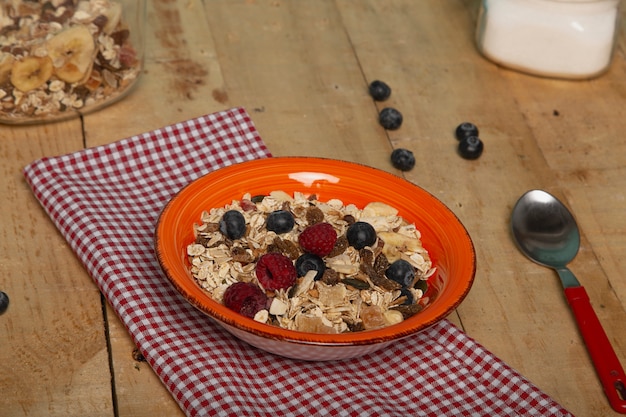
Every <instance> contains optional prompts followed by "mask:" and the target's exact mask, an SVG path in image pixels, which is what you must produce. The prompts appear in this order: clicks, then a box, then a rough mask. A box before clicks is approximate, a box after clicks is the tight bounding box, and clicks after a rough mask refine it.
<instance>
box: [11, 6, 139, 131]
mask: <svg viewBox="0 0 626 417" xmlns="http://www.w3.org/2000/svg"><path fill="white" fill-rule="evenodd" d="M0 6H1V8H0V123H5V124H29V123H42V122H51V121H58V120H62V119H67V118H71V117H76V116H78V115H81V114H86V113H89V112H92V111H95V110H98V109H101V108H102V107H104V106H107V105H109V104H111V103H113V102H115V101H117V100H119V99H121V98H123V97H125V96H126V95H127V94H128V93H129V92H130V91H131V89H132V87H133V86H134V85H135V84H136V82H137V80H138V79H139V76H140V74H141V72H142V66H143V41H144V21H145V0H0Z"/></svg>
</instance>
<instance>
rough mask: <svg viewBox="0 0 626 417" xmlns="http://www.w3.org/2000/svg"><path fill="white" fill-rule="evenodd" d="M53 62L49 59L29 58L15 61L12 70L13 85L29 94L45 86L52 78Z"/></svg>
mask: <svg viewBox="0 0 626 417" xmlns="http://www.w3.org/2000/svg"><path fill="white" fill-rule="evenodd" d="M52 72H53V68H52V61H51V60H50V58H48V57H36V56H28V57H26V58H24V59H22V60H21V61H15V63H14V64H13V69H12V70H11V84H13V86H15V88H17V89H18V90H20V91H23V92H28V91H31V90H34V89H35V88H38V87H40V86H42V85H43V84H45V82H46V81H48V80H49V79H50V77H52Z"/></svg>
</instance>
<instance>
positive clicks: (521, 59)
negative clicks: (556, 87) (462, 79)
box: [476, 0, 620, 79]
mask: <svg viewBox="0 0 626 417" xmlns="http://www.w3.org/2000/svg"><path fill="white" fill-rule="evenodd" d="M619 3H620V2H619V0H582V1H581V0H578V1H576V0H569V1H565V0H483V1H482V4H481V9H480V14H479V18H478V25H477V30H476V42H477V46H478V49H479V51H480V52H481V53H482V54H483V55H484V56H485V57H486V58H488V59H490V60H491V61H493V62H495V63H497V64H500V65H502V66H505V67H509V68H512V69H515V70H519V71H522V72H526V73H530V74H534V75H540V76H546V77H555V78H566V79H586V78H592V77H595V76H598V75H600V74H602V73H603V72H604V71H606V70H607V69H608V67H609V65H610V63H611V60H612V56H613V51H614V44H615V38H616V34H617V31H618V28H619V25H618V20H619V10H618V9H619Z"/></svg>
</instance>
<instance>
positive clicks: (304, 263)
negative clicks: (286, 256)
mask: <svg viewBox="0 0 626 417" xmlns="http://www.w3.org/2000/svg"><path fill="white" fill-rule="evenodd" d="M311 270H313V271H317V274H315V281H319V280H320V279H322V276H323V275H324V271H325V270H326V264H324V260H323V259H322V258H320V257H319V256H317V255H313V254H312V253H305V254H304V255H301V256H300V257H299V258H298V259H296V272H297V273H298V276H299V277H303V276H305V275H306V273H307V272H309V271H311Z"/></svg>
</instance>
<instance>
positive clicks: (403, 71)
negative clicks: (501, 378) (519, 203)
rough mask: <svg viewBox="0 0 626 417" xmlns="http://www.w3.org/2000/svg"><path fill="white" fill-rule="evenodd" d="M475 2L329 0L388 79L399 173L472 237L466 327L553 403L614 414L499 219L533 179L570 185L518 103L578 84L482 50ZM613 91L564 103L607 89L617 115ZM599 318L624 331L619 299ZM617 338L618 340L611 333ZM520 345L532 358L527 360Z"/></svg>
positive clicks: (546, 274)
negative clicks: (474, 133)
mask: <svg viewBox="0 0 626 417" xmlns="http://www.w3.org/2000/svg"><path fill="white" fill-rule="evenodd" d="M476 3H477V2H437V1H431V2H422V3H420V5H423V6H422V7H417V6H416V5H415V3H414V2H408V1H389V2H375V1H370V2H359V3H355V2H350V1H338V2H337V4H338V5H339V9H340V10H341V11H342V17H343V21H344V24H345V25H346V30H347V32H348V34H349V36H350V39H351V41H352V44H353V45H354V48H355V52H356V54H357V56H358V58H359V61H360V63H361V66H362V68H363V69H364V73H365V75H366V77H367V78H370V79H371V78H381V79H384V80H385V81H386V82H388V83H390V84H391V85H392V88H393V89H394V92H393V94H392V97H393V99H392V100H390V103H389V104H390V105H393V106H394V107H397V108H398V109H399V110H401V111H403V113H404V115H405V123H404V124H403V127H402V128H401V129H399V130H398V131H396V132H394V133H393V134H391V140H392V143H393V144H394V146H395V147H406V148H409V149H411V150H412V151H413V152H414V153H415V154H416V155H418V164H417V169H416V170H414V171H412V172H410V173H408V174H407V175H406V176H407V178H409V179H410V180H412V181H414V182H415V183H416V184H419V185H422V186H423V187H425V188H426V189H428V190H430V191H431V192H433V193H434V194H435V195H436V196H437V197H439V198H440V199H442V200H443V201H444V202H445V203H446V204H447V205H448V206H449V207H451V208H452V209H453V210H454V211H455V212H456V213H457V215H458V216H459V217H460V219H461V220H462V221H463V223H464V224H465V225H466V226H467V228H468V230H469V232H470V234H471V235H472V237H473V239H474V242H475V244H476V249H477V256H478V270H477V279H476V283H475V285H474V287H473V289H472V291H471V293H470V295H469V296H468V298H467V299H466V301H465V302H464V303H463V304H462V305H461V306H460V308H459V309H458V312H459V314H460V320H461V322H462V324H463V326H464V328H465V329H466V331H467V332H468V333H469V334H470V335H471V336H473V337H475V338H476V339H477V340H478V341H479V342H480V343H482V344H484V345H485V346H486V347H487V348H488V349H490V350H492V351H493V352H494V353H496V354H497V355H498V356H500V357H501V358H502V359H504V360H505V361H506V362H507V363H509V364H511V365H512V366H513V367H515V368H516V369H518V370H520V371H521V372H522V373H523V374H524V375H525V376H527V377H529V379H531V381H533V382H535V383H536V384H537V385H538V386H539V387H540V388H542V389H544V390H545V391H546V392H548V394H550V395H552V396H553V397H554V398H555V399H556V400H557V401H561V400H564V399H567V401H562V403H563V404H564V405H565V406H566V407H567V408H568V409H570V410H571V411H572V412H573V413H574V414H575V415H587V416H592V415H598V416H599V415H613V414H614V413H612V412H611V411H610V409H609V407H608V404H607V402H606V400H605V398H604V395H603V393H602V390H601V388H600V385H599V383H598V380H597V378H596V376H595V373H594V371H593V368H592V367H591V363H590V362H589V361H588V360H586V352H585V350H584V346H583V345H582V342H581V340H580V337H579V335H578V332H577V329H576V327H575V324H574V322H573V320H572V318H571V314H570V313H569V310H568V308H567V305H566V304H565V302H564V299H563V296H562V290H561V288H560V287H559V283H558V280H557V278H556V276H555V275H554V273H553V272H552V271H549V270H547V269H545V268H542V267H540V266H537V265H535V264H532V263H531V262H530V261H528V260H526V259H525V258H524V257H523V256H522V255H521V254H520V253H519V252H518V251H517V250H516V248H515V246H514V244H513V242H512V241H511V239H510V234H509V229H508V220H509V217H510V210H511V208H512V205H513V204H514V203H515V201H516V200H517V198H518V197H519V196H520V195H521V194H522V193H523V192H524V191H526V190H528V189H530V188H535V187H537V188H547V189H551V190H553V192H556V193H563V190H564V189H566V188H567V187H568V186H569V184H567V183H565V182H563V181H562V180H561V181H559V178H555V177H554V175H552V172H553V171H552V169H557V170H558V169H559V166H556V164H551V161H553V160H554V161H558V162H561V163H564V162H565V161H566V160H567V159H568V158H567V157H566V156H563V155H560V154H559V151H560V150H559V149H558V147H555V146H554V143H551V142H546V141H545V140H546V139H545V138H544V137H540V136H539V135H538V131H539V130H541V131H543V130H542V129H538V128H536V126H535V124H536V123H537V122H536V121H535V120H534V119H533V115H531V114H529V112H528V111H526V107H527V106H531V105H533V104H535V105H539V104H541V103H543V102H545V101H542V100H541V99H545V98H547V97H555V96H560V97H562V98H561V100H562V101H567V100H568V97H569V96H570V93H571V92H573V91H575V90H576V89H578V88H580V87H579V86H580V84H577V83H568V84H564V83H558V87H555V88H552V89H550V90H546V89H545V87H546V85H545V83H541V82H534V81H533V78H532V77H528V76H525V75H521V74H517V73H512V72H510V71H506V70H501V69H499V68H498V67H497V66H495V65H493V64H491V63H490V62H489V61H486V60H484V59H483V58H482V57H480V56H479V55H478V53H477V52H476V49H475V47H474V44H473V28H474V25H475V16H476ZM398 11H401V12H398ZM612 77H615V78H613V79H612V81H608V83H609V84H610V83H612V84H614V85H616V84H617V83H618V80H619V79H621V78H623V75H622V74H613V75H610V76H609V77H608V79H611V78H612ZM515 84H517V88H515V87H514V85H515ZM555 85H556V84H555ZM596 88H599V87H597V86H596ZM492 91H499V92H510V93H509V94H497V95H496V94H491V92H492ZM614 91H615V89H613V90H611V89H609V88H600V89H599V90H597V91H595V92H592V91H591V90H587V91H581V92H579V95H580V97H581V100H579V101H577V102H576V103H575V104H571V105H572V106H578V107H577V108H578V109H579V111H581V112H585V111H587V110H588V109H587V107H588V106H590V104H588V103H587V104H586V103H585V102H584V101H582V97H584V96H585V95H587V96H589V95H590V94H596V95H597V94H600V95H602V96H603V97H604V96H606V95H609V96H611V97H613V100H609V103H608V104H606V105H605V106H604V107H603V109H602V110H604V111H607V112H608V113H607V114H608V116H605V117H606V118H608V117H611V116H613V117H614V115H615V110H613V109H614V108H615V107H618V105H617V102H616V100H618V99H619V93H615V92H614ZM602 110H598V111H597V112H600V111H602ZM551 112H552V108H549V113H551ZM542 116H543V117H545V114H543V115H542ZM539 117H541V116H539ZM549 117H552V115H551V114H549ZM466 120H468V121H472V122H474V123H476V124H477V125H478V126H479V128H480V129H481V132H482V133H481V137H482V138H483V140H484V142H485V146H486V150H485V153H484V154H483V156H482V157H481V158H480V159H479V160H476V161H464V160H462V159H460V158H459V157H458V155H457V154H456V152H455V147H456V141H455V139H454V138H453V136H452V132H453V129H454V128H455V127H456V125H457V124H458V123H460V122H463V121H466ZM622 131H623V130H622ZM549 132H550V131H549V130H548V131H547V132H546V133H545V134H546V135H549ZM608 152H609V151H607V153H608ZM601 157H602V155H600V157H599V159H601ZM614 158H617V156H615V157H614ZM569 160H571V161H572V162H575V161H576V160H574V158H571V157H570V158H569ZM581 263H584V264H585V265H587V268H589V269H590V270H594V271H596V275H598V274H597V271H598V270H599V269H601V267H600V265H598V262H597V259H595V257H594V255H593V253H591V252H589V253H587V254H584V253H583V254H581V256H580V259H579V260H577V263H576V266H578V265H580V264H581ZM600 275H602V274H600ZM596 285H597V286H598V287H599V289H596V288H594V289H593V290H592V291H591V292H592V294H593V295H596V296H598V299H600V300H602V303H605V304H606V308H607V311H612V312H615V311H620V306H619V301H618V300H617V299H616V297H615V295H614V294H611V291H610V285H609V283H608V282H607V280H606V277H602V276H600V277H599V278H598V282H597V284H596ZM600 313H601V312H600ZM604 319H605V324H606V325H607V330H608V331H610V332H611V335H612V339H613V340H617V339H621V340H624V328H623V326H622V328H618V327H617V323H618V322H621V323H623V322H624V316H623V310H621V313H620V314H618V317H617V318H616V319H613V318H608V317H604ZM613 320H615V321H613ZM505 335H506V336H505ZM503 339H506V341H504V340H503ZM616 348H617V349H621V351H624V348H623V346H622V345H620V344H616ZM528 352H533V355H532V356H533V357H535V358H536V359H535V360H532V361H529V360H528V359H529V354H528ZM622 361H623V358H622ZM573 392H575V393H576V394H575V395H572V393H573Z"/></svg>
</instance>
